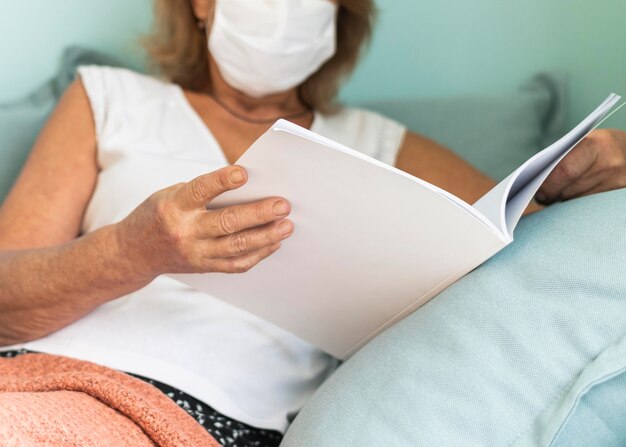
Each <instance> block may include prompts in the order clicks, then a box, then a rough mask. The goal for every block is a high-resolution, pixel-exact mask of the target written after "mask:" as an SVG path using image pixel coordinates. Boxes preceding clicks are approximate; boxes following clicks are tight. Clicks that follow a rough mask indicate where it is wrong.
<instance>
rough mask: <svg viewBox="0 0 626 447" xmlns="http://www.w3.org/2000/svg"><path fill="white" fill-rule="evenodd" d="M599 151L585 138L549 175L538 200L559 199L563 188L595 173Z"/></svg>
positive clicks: (539, 192) (550, 201)
mask: <svg viewBox="0 0 626 447" xmlns="http://www.w3.org/2000/svg"><path fill="white" fill-rule="evenodd" d="M597 158H598V151H597V149H596V148H595V146H593V145H589V144H587V143H586V142H585V140H583V141H582V142H581V143H579V145H578V146H576V147H575V148H574V149H573V150H572V151H571V152H570V153H569V154H567V156H566V157H565V158H563V160H561V162H560V163H559V164H558V165H557V166H556V167H555V168H554V170H553V171H552V172H551V173H550V175H548V177H547V178H546V180H545V181H544V183H543V185H541V188H539V191H538V192H537V196H536V198H537V201H538V202H540V203H544V204H548V203H552V202H554V201H556V200H558V199H559V196H560V194H561V192H562V191H563V190H565V189H566V188H568V187H569V186H570V185H572V184H573V183H575V182H576V181H577V180H579V179H580V178H583V177H585V176H588V175H589V174H593V166H594V164H595V162H596V160H597Z"/></svg>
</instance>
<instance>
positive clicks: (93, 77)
mask: <svg viewBox="0 0 626 447" xmlns="http://www.w3.org/2000/svg"><path fill="white" fill-rule="evenodd" d="M78 75H79V76H80V78H81V81H82V82H83V85H84V87H85V89H86V90H87V92H88V93H89V94H90V96H92V95H103V96H106V97H107V98H108V100H109V101H112V100H113V99H116V98H117V99H119V100H123V101H124V102H128V101H132V100H136V99H141V98H143V97H146V96H149V97H152V98H154V97H155V96H156V97H158V96H159V93H163V92H166V91H168V90H171V89H172V87H173V84H171V83H169V82H166V81H164V80H161V79H158V78H156V77H154V76H151V75H147V74H143V73H139V72H137V71H133V70H130V69H127V68H121V67H111V66H103V65H82V66H80V67H78Z"/></svg>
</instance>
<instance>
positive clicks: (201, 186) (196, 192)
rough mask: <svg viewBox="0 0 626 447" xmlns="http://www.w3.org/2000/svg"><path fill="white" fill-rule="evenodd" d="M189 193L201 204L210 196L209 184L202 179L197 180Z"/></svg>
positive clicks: (193, 182)
mask: <svg viewBox="0 0 626 447" xmlns="http://www.w3.org/2000/svg"><path fill="white" fill-rule="evenodd" d="M189 193H190V195H191V198H192V199H193V200H194V201H196V202H201V201H202V200H204V199H205V198H206V197H207V196H208V188H207V184H206V182H205V181H204V179H203V178H202V177H198V178H195V179H193V180H192V181H191V183H190V184H189Z"/></svg>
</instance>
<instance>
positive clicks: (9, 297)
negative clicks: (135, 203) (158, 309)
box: [0, 225, 152, 346]
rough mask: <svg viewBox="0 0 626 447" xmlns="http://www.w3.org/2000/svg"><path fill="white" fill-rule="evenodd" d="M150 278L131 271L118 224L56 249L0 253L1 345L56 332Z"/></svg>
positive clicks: (137, 270)
mask: <svg viewBox="0 0 626 447" xmlns="http://www.w3.org/2000/svg"><path fill="white" fill-rule="evenodd" d="M151 279H152V278H151V277H150V276H149V275H146V274H145V273H143V272H141V271H140V270H139V269H138V268H137V267H136V266H133V264H132V262H131V260H130V257H129V256H127V254H126V253H125V248H124V246H123V243H121V242H120V238H119V237H118V232H117V228H116V226H115V225H109V226H107V227H103V228H101V229H99V230H97V231H95V232H93V233H89V234H87V235H85V236H82V237H80V238H78V239H75V240H73V241H71V242H69V243H66V244H63V245H59V246H55V247H47V248H37V249H28V250H18V251H6V252H0V346H7V345H11V344H15V343H21V342H24V341H28V340H33V339H36V338H39V337H42V336H44V335H47V334H49V333H51V332H54V331H56V330H58V329H60V328H62V327H64V326H66V325H68V324H70V323H72V322H73V321H76V320H77V319H79V318H80V317H81V316H83V315H85V314H87V313H89V312H90V311H92V310H93V309H95V308H96V307H98V306H99V305H101V304H103V303H106V302H107V301H110V300H112V299H115V298H118V297H120V296H123V295H126V294H128V293H130V292H132V291H134V290H137V289H139V288H141V287H143V286H145V285H146V284H148V283H149V282H150V281H151Z"/></svg>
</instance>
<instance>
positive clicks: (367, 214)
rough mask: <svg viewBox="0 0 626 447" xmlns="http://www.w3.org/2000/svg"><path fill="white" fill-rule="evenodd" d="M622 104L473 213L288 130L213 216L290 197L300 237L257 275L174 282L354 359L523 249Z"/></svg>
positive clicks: (280, 126) (605, 108) (258, 147)
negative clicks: (533, 216)
mask: <svg viewBox="0 0 626 447" xmlns="http://www.w3.org/2000/svg"><path fill="white" fill-rule="evenodd" d="M619 100H620V97H619V96H617V95H611V96H609V97H608V98H607V99H606V100H605V101H604V102H603V103H602V104H601V105H600V106H599V107H598V108H597V109H596V110H595V111H594V112H592V113H591V114H590V115H589V116H588V117H587V118H585V120H583V121H582V122H581V123H580V124H579V125H578V126H576V127H575V128H574V129H573V130H572V131H571V132H569V133H568V134H567V135H565V136H564V137H563V138H561V139H560V140H559V141H557V142H556V143H554V144H553V145H551V146H550V147H548V148H547V149H545V150H543V151H541V152H539V153H537V154H536V155H535V156H533V157H532V158H530V159H529V160H528V161H526V162H525V163H524V164H523V165H522V166H520V167H519V168H518V169H516V170H515V172H513V173H512V174H511V175H509V176H508V177H507V178H506V179H504V180H503V181H502V182H500V183H499V184H498V185H497V186H496V187H494V188H493V189H492V190H491V191H489V192H488V193H487V194H486V195H485V196H484V197H482V198H481V199H480V200H479V201H478V202H476V203H475V204H474V205H473V206H471V205H469V204H467V203H465V202H464V201H462V200H461V199H459V198H457V197H455V196H454V195H452V194H450V193H448V192H446V191H443V190H442V189H440V188H437V187H436V186H434V185H431V184H429V183H427V182H425V181H423V180H420V179H418V178H416V177H413V176H411V175H409V174H407V173H405V172H403V171H400V170H399V169H396V168H394V167H392V166H388V165H386V164H384V163H381V162H380V161H378V160H375V159H373V158H370V157H368V156H365V155H363V154H361V153H360V152H357V151H355V150H352V149H350V148H348V147H345V146H342V145H340V144H338V143H336V142H334V141H332V140H329V139H327V138H324V137H322V136H320V135H318V134H315V133H313V132H311V131H308V130H306V129H303V128H301V127H299V126H297V125H294V124H292V123H289V122H287V121H284V120H279V121H278V122H276V123H275V124H274V126H272V128H271V129H270V130H268V131H267V132H266V133H265V134H264V135H262V136H261V137H260V138H259V139H258V140H257V141H256V142H255V143H254V144H253V145H252V146H251V147H250V148H249V149H248V150H247V151H246V152H245V153H244V155H243V156H242V157H241V158H240V159H239V160H238V162H237V164H238V165H240V166H243V167H245V168H246V169H247V171H248V176H249V180H248V183H247V184H246V185H245V186H243V187H242V188H240V189H238V190H235V191H229V192H227V193H225V194H223V195H222V196H220V197H219V198H218V199H217V200H215V201H213V202H212V203H211V204H210V208H217V207H222V206H226V205H234V204H241V203H247V202H251V201H255V200H259V199H262V198H265V197H268V196H281V197H284V198H286V199H287V200H288V201H289V202H290V203H291V206H292V213H291V215H290V216H289V219H291V220H292V221H293V222H294V226H295V230H294V233H293V235H292V236H291V237H290V238H288V239H287V240H285V241H284V242H283V244H282V247H281V249H280V250H278V251H277V252H276V253H274V254H273V255H272V256H270V257H269V258H267V259H265V260H264V261H262V262H261V263H259V264H258V265H257V266H255V267H254V268H252V269H251V270H250V271H248V272H246V273H243V274H237V275H230V274H224V273H209V274H178V275H172V276H173V277H175V278H176V279H178V280H180V281H182V282H184V283H187V284H189V285H191V286H193V287H195V288H197V289H199V290H201V291H204V292H206V293H208V294H210V295H212V296H213V297H216V298H219V299H221V300H225V301H226V302H228V303H231V304H233V305H235V306H237V307H240V308H242V309H244V310H246V311H249V312H251V313H253V314H255V315H257V316H259V317H261V318H264V319H266V320H268V321H270V322H272V323H274V324H276V325H277V326H279V327H281V328H283V329H286V330H288V331H290V332H292V333H293V334H295V335H297V336H299V337H300V338H302V339H304V340H306V341H308V342H310V343H312V344H314V345H316V346H317V347H319V348H320V349H322V350H324V351H326V352H328V353H330V354H332V355H334V356H336V357H338V358H341V359H345V358H347V357H349V356H350V355H351V354H352V353H354V352H355V351H356V350H358V349H359V348H360V347H362V346H363V345H364V344H365V343H367V342H368V341H369V340H370V339H372V338H373V337H375V336H376V335H377V334H379V333H380V332H381V331H383V330H384V329H386V328H387V327H389V326H391V325H393V324H394V323H396V322H398V321H399V320H401V319H403V318H404V317H406V316H407V315H409V314H410V313H411V312H413V311H415V310H416V309H417V308H419V307H420V306H421V305H423V304H424V303H426V302H427V301H428V300H430V299H431V298H432V297H434V296H435V295H437V294H438V293H439V292H440V291H442V290H443V289H445V288H446V287H448V286H449V285H450V284H452V283H453V282H455V281H456V280H458V279H459V278H461V277H462V276H463V275H465V274H466V273H468V272H469V271H471V270H473V269H474V268H476V267H477V266H479V265H480V264H482V263H483V262H484V261H485V260H487V259H489V258H490V257H491V256H493V255H494V254H495V253H497V252H498V251H500V250H501V249H502V248H504V247H506V246H507V245H508V244H509V243H511V242H512V240H513V230H514V229H515V226H516V224H517V222H518V221H519V219H520V217H521V216H522V213H523V211H524V209H525V208H526V207H527V205H528V204H529V202H530V201H531V200H532V198H533V196H534V195H535V193H536V192H537V190H538V188H539V186H540V185H541V184H542V182H543V181H544V180H545V178H546V177H547V176H548V174H549V173H550V171H551V170H552V169H553V168H554V167H555V166H556V165H557V164H558V163H559V161H560V160H561V159H562V158H563V157H564V156H565V155H566V154H567V153H568V152H569V151H570V150H571V149H572V148H573V147H574V146H575V145H576V144H577V143H578V142H579V141H580V140H581V139H583V138H584V137H585V136H586V135H587V134H588V133H589V132H590V131H592V130H593V129H594V128H595V127H597V126H598V125H599V124H600V123H601V121H603V119H605V118H606V117H607V116H608V115H609V113H610V112H611V110H612V109H614V108H615V106H616V105H617V103H618V102H619Z"/></svg>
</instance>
